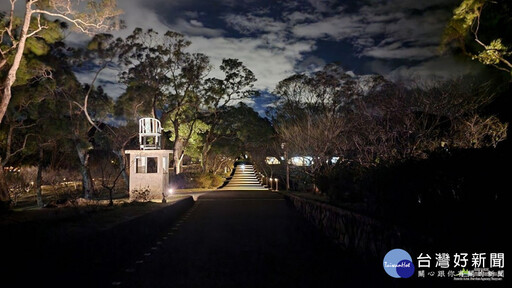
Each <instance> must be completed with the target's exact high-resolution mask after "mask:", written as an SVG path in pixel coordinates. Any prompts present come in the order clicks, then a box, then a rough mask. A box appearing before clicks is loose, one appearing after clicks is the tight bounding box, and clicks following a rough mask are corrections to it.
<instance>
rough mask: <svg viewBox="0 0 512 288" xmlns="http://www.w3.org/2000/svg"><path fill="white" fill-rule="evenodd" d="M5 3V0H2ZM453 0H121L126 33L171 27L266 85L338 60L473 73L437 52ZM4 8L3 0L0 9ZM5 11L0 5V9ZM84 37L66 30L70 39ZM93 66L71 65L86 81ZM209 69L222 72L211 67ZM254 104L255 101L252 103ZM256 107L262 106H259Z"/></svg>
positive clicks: (406, 71) (214, 58)
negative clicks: (240, 65)
mask: <svg viewBox="0 0 512 288" xmlns="http://www.w3.org/2000/svg"><path fill="white" fill-rule="evenodd" d="M5 2H6V1H5ZM458 3H459V1H458V0H431V1H417V0H365V1H341V0H293V1H292V0H291V1H265V2H263V1H257V0H211V1H208V2H205V1H203V0H173V1H166V0H123V1H118V5H119V6H120V8H121V9H123V10H124V12H125V13H124V15H123V16H122V18H123V20H124V21H125V23H126V29H123V30H121V31H116V32H115V33H114V36H115V37H123V38H124V37H126V36H128V35H129V34H131V33H132V31H133V30H134V29H135V28H136V27H140V28H142V29H144V30H146V29H153V30H155V31H157V32H159V33H162V34H163V33H165V32H166V31H167V30H174V31H177V32H180V33H183V34H185V35H186V36H187V37H188V38H189V39H190V40H191V41H192V45H191V47H190V52H200V53H204V54H206V55H207V56H209V57H210V59H211V63H212V65H213V67H215V68H216V67H218V66H219V64H220V63H221V61H222V59H223V58H237V59H239V60H240V61H242V62H243V63H244V64H245V65H246V66H247V67H249V69H251V70H252V71H253V72H254V73H255V75H256V77H257V79H258V81H257V83H256V84H255V87H256V88H257V89H260V90H262V91H272V90H273V89H274V87H275V85H276V84H277V83H278V82H279V81H280V80H282V79H284V78H286V77H288V76H290V75H291V74H294V73H298V72H299V73H300V72H312V71H317V70H318V69H320V68H321V67H322V66H323V65H325V64H326V63H329V62H333V61H339V62H341V63H340V64H341V65H342V66H344V67H348V68H347V70H353V71H356V73H357V71H358V70H363V71H364V73H379V74H381V75H383V76H385V77H387V78H388V79H400V80H403V79H405V78H407V77H409V76H410V77H412V75H414V77H430V78H447V77H451V76H453V77H457V76H460V75H463V74H467V73H471V72H472V71H474V69H475V65H468V64H467V63H466V62H469V61H466V62H459V61H455V60H454V58H453V57H450V56H441V55H439V54H438V52H437V47H438V45H439V42H440V39H441V35H442V32H443V29H444V26H445V24H446V22H447V21H448V19H449V18H450V17H451V11H452V9H453V8H454V7H455V6H456V5H457V4H458ZM4 7H7V6H6V3H4V1H2V3H0V8H4ZM4 10H5V9H4ZM89 39H90V38H89V37H88V36H84V35H80V34H74V33H72V34H70V35H69V36H68V37H67V38H66V42H67V43H68V44H69V45H73V46H80V45H84V43H86V42H87V41H88V40H89ZM92 72H93V71H86V70H80V71H77V77H78V78H79V79H80V80H81V81H83V82H87V81H90V80H91V79H92V78H91V77H90V76H88V74H90V73H92ZM210 76H217V77H221V75H220V73H219V71H218V70H217V69H214V70H213V71H212V72H211V75H210ZM98 83H99V84H101V85H102V86H104V89H105V91H106V92H107V93H109V94H110V95H111V96H113V97H117V96H119V95H120V94H121V93H122V92H123V89H124V88H123V86H122V85H120V84H116V83H117V71H105V72H103V73H102V75H101V79H100V81H99V82H98ZM253 104H254V103H253ZM259 106H262V105H259Z"/></svg>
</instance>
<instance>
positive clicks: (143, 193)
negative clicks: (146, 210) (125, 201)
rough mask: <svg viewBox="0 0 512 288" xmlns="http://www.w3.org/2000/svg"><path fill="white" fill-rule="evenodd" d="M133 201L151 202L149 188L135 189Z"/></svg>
mask: <svg viewBox="0 0 512 288" xmlns="http://www.w3.org/2000/svg"><path fill="white" fill-rule="evenodd" d="M131 192H132V193H131V195H132V200H133V201H136V202H149V200H151V198H150V197H149V195H150V193H151V191H150V190H149V187H145V188H139V189H133V190H132V191H131Z"/></svg>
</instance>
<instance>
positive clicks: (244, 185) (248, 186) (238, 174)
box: [219, 164, 268, 191]
mask: <svg viewBox="0 0 512 288" xmlns="http://www.w3.org/2000/svg"><path fill="white" fill-rule="evenodd" d="M226 181H227V183H226V184H225V185H224V186H222V187H220V188H219V190H237V191H241V190H261V191H264V190H266V191H268V189H266V188H265V187H263V186H262V185H261V184H260V181H259V180H258V178H257V177H256V173H255V171H254V167H253V166H252V165H249V164H241V165H237V166H236V167H235V172H234V173H233V176H231V178H228V179H227V180H226Z"/></svg>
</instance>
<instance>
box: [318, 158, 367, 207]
mask: <svg viewBox="0 0 512 288" xmlns="http://www.w3.org/2000/svg"><path fill="white" fill-rule="evenodd" d="M366 172H367V169H366V168H364V167H362V166H361V165H359V164H356V163H341V164H338V165H336V166H335V167H334V168H332V169H330V170H328V171H320V173H319V174H318V175H317V177H316V178H315V184H316V185H317V187H318V189H320V191H321V192H322V193H325V194H326V195H327V196H329V198H330V200H331V201H332V202H334V203H337V204H341V203H346V202H349V203H353V202H362V201H363V200H364V191H363V187H362V179H363V178H364V176H365V173H366Z"/></svg>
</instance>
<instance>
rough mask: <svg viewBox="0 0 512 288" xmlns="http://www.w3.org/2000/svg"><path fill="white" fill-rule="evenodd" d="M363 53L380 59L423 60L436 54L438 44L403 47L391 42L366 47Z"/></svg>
mask: <svg viewBox="0 0 512 288" xmlns="http://www.w3.org/2000/svg"><path fill="white" fill-rule="evenodd" d="M361 55H365V56H370V57H373V58H378V59H407V60H423V59H428V58H432V57H434V56H436V55H437V46H429V47H402V46H400V45H396V44H391V45H387V46H377V47H371V48H366V49H365V50H364V51H363V52H362V53H361Z"/></svg>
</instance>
